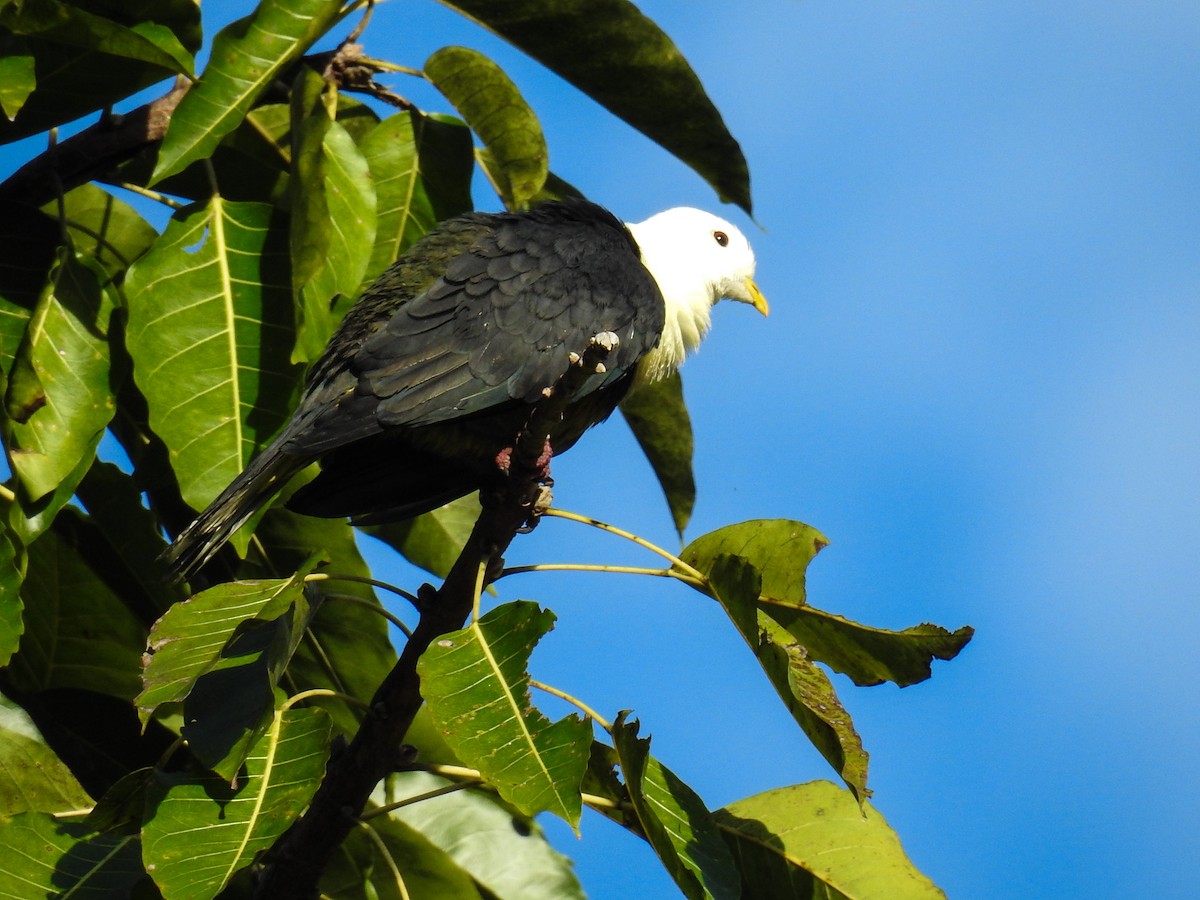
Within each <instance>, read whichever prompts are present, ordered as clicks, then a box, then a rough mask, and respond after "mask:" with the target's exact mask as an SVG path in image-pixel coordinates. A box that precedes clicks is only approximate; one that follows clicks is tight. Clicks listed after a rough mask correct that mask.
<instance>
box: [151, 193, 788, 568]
mask: <svg viewBox="0 0 1200 900" xmlns="http://www.w3.org/2000/svg"><path fill="white" fill-rule="evenodd" d="M754 275H755V257H754V252H753V250H752V249H751V247H750V244H749V242H748V241H747V239H746V237H745V236H744V235H743V234H742V232H741V231H739V230H738V228H737V227H735V226H734V225H732V224H730V223H729V222H726V221H724V220H723V219H721V218H719V217H717V216H715V215H713V214H711V213H708V212H705V211H702V210H699V209H693V208H689V207H677V208H674V209H669V210H666V211H665V212H661V213H658V214H657V215H654V216H651V217H650V218H648V219H646V220H645V221H643V222H640V223H635V224H628V225H626V224H625V223H623V222H621V221H620V220H619V219H618V218H617V217H616V216H615V215H613V214H612V213H611V212H609V211H608V210H607V209H605V208H603V207H601V206H599V205H597V204H595V203H592V202H589V201H586V200H569V201H556V202H549V203H544V204H542V205H540V206H537V207H534V208H533V209H531V210H528V211H521V212H499V213H482V212H469V213H464V214H462V215H459V216H455V217H453V218H450V219H447V220H446V221H444V222H442V223H440V224H439V225H437V226H435V227H434V228H433V229H431V230H430V231H429V232H428V233H426V234H425V235H424V236H423V237H422V238H420V239H419V240H418V241H416V242H415V243H414V244H413V245H412V246H411V247H410V248H409V249H408V250H407V251H406V252H404V253H403V254H402V255H401V256H400V257H399V258H398V259H397V260H396V262H395V263H393V264H392V265H391V266H390V267H389V268H388V269H386V270H385V271H384V272H383V274H382V275H380V276H379V278H378V279H377V280H376V281H375V282H374V283H373V284H372V285H371V286H369V287H368V288H367V289H366V290H365V291H364V292H363V294H362V296H361V297H360V298H359V299H358V301H357V302H356V303H355V304H354V305H353V306H352V307H351V308H350V310H349V312H347V314H346V316H345V318H344V319H343V320H342V322H341V324H340V325H339V327H338V328H337V329H336V330H335V332H334V334H333V336H332V337H331V338H330V340H329V343H328V345H327V347H326V349H325V351H324V353H323V354H322V355H321V356H320V357H319V358H318V360H317V361H316V362H315V363H314V364H313V365H312V367H311V369H310V371H309V373H308V376H307V379H306V382H305V387H304V389H303V392H302V395H301V399H300V401H299V404H298V406H297V407H296V409H295V411H294V413H293V414H292V416H291V418H290V419H289V420H288V421H287V422H286V423H285V424H284V426H283V427H282V429H281V430H280V432H279V433H278V435H277V436H276V437H275V438H274V439H273V440H272V441H271V442H270V443H269V444H268V445H267V446H266V447H265V448H264V449H263V450H262V451H261V452H260V453H259V454H258V455H257V456H256V457H255V458H254V459H252V460H251V462H250V464H249V465H248V466H247V467H246V469H245V470H244V471H243V472H242V474H241V475H239V476H238V477H237V478H236V479H235V480H234V481H233V482H232V483H231V484H230V485H229V486H228V487H227V488H226V489H225V490H224V491H222V492H221V494H220V495H218V496H217V498H216V499H215V500H213V501H212V503H211V504H210V505H209V506H208V508H207V509H205V510H204V511H203V512H201V513H200V515H199V516H197V517H196V519H195V520H194V521H193V522H192V523H191V524H190V525H188V526H187V527H186V528H185V529H184V530H183V531H182V532H180V533H179V535H178V536H177V537H176V538H175V540H174V541H173V542H172V544H171V545H170V547H169V548H168V549H167V551H166V552H165V554H164V558H165V561H166V563H167V565H168V566H169V568H170V569H171V570H172V572H173V573H174V575H175V577H177V578H188V577H191V576H192V575H193V574H194V573H195V572H196V571H198V570H199V569H200V568H201V567H202V566H203V565H204V564H205V563H207V562H208V560H210V559H211V558H212V556H213V555H214V554H215V553H216V552H217V551H218V550H219V549H220V547H221V546H222V545H223V544H224V543H225V541H226V540H228V538H229V537H230V536H231V535H232V534H233V533H234V532H235V531H237V529H238V528H240V527H241V526H242V525H243V524H245V522H246V521H247V520H248V519H249V518H250V517H251V516H252V515H253V514H254V513H255V512H256V511H257V510H258V509H259V508H260V507H262V506H264V505H265V504H267V503H268V502H269V501H270V500H271V499H272V498H273V497H274V496H275V494H277V493H278V492H279V491H280V490H281V489H282V488H283V487H284V485H285V484H286V483H287V482H288V481H289V480H290V479H291V478H293V477H294V476H295V475H297V474H299V473H300V472H301V471H302V470H304V469H306V468H308V467H309V466H310V465H312V464H313V463H314V462H317V463H319V465H320V470H319V472H318V474H317V475H316V476H315V477H314V478H313V479H312V480H311V481H309V482H308V483H306V484H304V485H303V486H301V487H300V488H299V489H298V490H296V491H294V492H293V493H292V494H291V496H290V497H289V498H288V500H287V501H286V504H285V505H286V506H287V508H289V509H291V510H293V511H295V512H299V513H303V514H306V515H311V516H320V517H327V518H340V517H350V519H351V521H353V522H355V523H356V524H370V523H380V522H387V521H395V520H401V519H406V518H410V517H412V516H415V515H418V514H420V513H424V512H428V511H430V510H433V509H436V508H438V507H439V506H442V505H443V504H445V503H448V502H450V501H451V500H454V499H456V498H458V497H462V496H465V495H467V494H469V493H470V492H472V491H474V490H477V489H480V488H482V487H484V486H485V485H487V484H488V483H490V482H492V481H493V480H494V479H495V478H497V477H498V473H499V470H500V467H501V466H500V460H501V459H502V458H503V455H504V453H505V452H506V451H511V448H512V446H513V442H514V441H515V439H516V437H517V435H518V434H519V433H520V431H521V428H522V426H523V425H524V423H525V422H527V421H528V418H529V415H530V411H531V408H532V405H533V404H537V403H539V402H541V401H543V400H545V399H546V398H548V397H551V396H553V394H554V391H555V389H556V386H563V387H564V389H565V387H566V385H567V381H565V380H564V376H565V375H566V374H567V373H568V372H569V371H570V370H571V367H572V366H573V365H578V364H579V361H580V359H581V357H583V355H584V354H585V353H586V352H587V351H588V349H589V347H590V346H591V345H592V344H594V343H595V342H596V341H597V340H602V341H609V342H610V343H608V344H606V345H605V346H606V347H609V348H610V349H609V352H608V353H607V355H606V356H605V357H604V358H603V360H602V362H601V363H600V364H599V365H596V367H595V371H594V372H592V373H589V374H588V375H587V376H586V377H585V378H582V379H580V378H576V379H573V380H572V381H571V382H570V384H571V386H572V388H571V389H572V393H571V395H570V396H568V397H565V398H563V397H559V398H556V399H557V400H558V402H560V403H564V404H565V405H564V407H563V413H562V416H561V423H560V424H559V425H558V426H557V427H556V428H555V429H554V430H553V431H552V433H551V434H550V435H549V440H548V444H549V448H548V449H549V451H550V452H551V453H553V454H554V455H558V454H561V453H562V452H564V451H566V450H568V449H570V447H571V446H572V445H573V444H574V443H575V442H576V441H577V440H578V439H579V438H580V436H581V435H582V434H583V433H584V432H585V431H586V430H587V429H588V428H590V427H591V426H593V425H595V424H597V423H599V422H602V421H604V420H605V419H606V418H607V417H608V416H609V415H610V414H611V413H612V412H613V410H614V409H615V408H616V407H617V405H618V404H619V403H620V401H621V400H622V399H623V398H624V397H625V395H626V394H627V393H628V392H629V391H630V390H631V389H633V390H636V389H638V388H639V387H641V386H643V385H646V384H651V383H653V382H655V381H658V380H660V379H662V378H665V377H667V376H668V375H670V374H671V373H673V372H675V371H676V370H677V369H678V368H679V367H680V365H682V363H683V361H684V359H685V357H686V356H687V355H688V354H689V353H691V352H692V351H694V350H695V349H696V348H697V347H698V346H699V345H700V342H701V340H702V339H703V338H704V336H705V334H706V333H707V332H708V330H709V328H710V325H711V321H712V307H713V305H714V304H715V303H717V302H718V301H719V300H722V299H731V300H736V301H740V302H742V303H747V304H750V305H751V306H753V307H754V308H755V309H757V310H758V311H759V312H761V313H762V314H763V315H766V314H767V313H768V304H767V301H766V299H765V297H764V296H763V294H762V292H761V291H760V290H759V288H758V286H757V285H756V283H755V281H754Z"/></svg>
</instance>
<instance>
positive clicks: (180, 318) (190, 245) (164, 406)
mask: <svg viewBox="0 0 1200 900" xmlns="http://www.w3.org/2000/svg"><path fill="white" fill-rule="evenodd" d="M125 294H126V302H127V305H128V309H129V325H128V333H127V336H126V343H127V346H128V348H129V354H130V356H131V357H132V358H133V375H134V380H135V381H136V382H137V385H138V388H139V389H140V390H141V392H142V393H143V394H144V395H145V397H146V402H147V404H148V405H149V408H150V427H151V428H152V429H153V430H154V432H155V434H157V435H158V436H159V437H160V438H162V440H163V442H164V443H165V444H166V445H167V448H168V449H169V451H170V454H171V465H172V467H173V468H174V470H175V474H176V477H177V478H178V480H179V487H180V492H181V494H182V495H183V499H184V500H185V501H187V503H188V504H190V505H191V506H192V507H194V508H195V509H203V508H204V507H205V506H207V505H208V503H209V502H210V501H211V500H212V499H213V498H214V497H215V496H216V495H217V494H218V493H220V491H221V490H222V489H223V488H224V487H225V486H226V485H227V484H229V483H230V482H231V481H233V479H234V478H236V477H237V476H238V475H239V474H240V473H241V471H242V469H243V468H244V467H245V465H246V463H247V462H249V460H250V458H251V457H252V456H253V455H254V454H255V453H256V452H257V451H258V450H259V449H261V448H262V446H263V445H264V444H265V443H266V441H267V439H268V438H270V437H271V436H272V434H273V433H274V432H275V431H276V430H277V429H278V428H279V427H280V425H282V424H283V422H284V420H285V419H286V418H287V416H288V414H289V412H290V410H291V407H292V404H293V400H294V397H295V393H296V390H297V389H298V387H299V381H300V375H301V372H300V368H299V367H298V366H295V365H293V364H292V363H291V361H290V357H291V353H292V345H293V343H294V340H295V322H294V314H293V310H292V300H291V292H290V284H289V279H288V268H287V234H286V227H285V225H284V223H283V222H282V221H281V219H280V217H279V216H278V214H277V213H276V212H275V211H274V210H272V208H271V207H269V206H266V205H263V204H258V203H231V202H227V201H225V200H223V199H222V198H220V197H213V198H212V199H211V200H210V202H209V203H207V204H204V205H193V206H189V207H187V208H185V209H183V210H180V212H178V213H177V214H176V215H175V216H174V217H172V220H171V222H170V224H168V226H167V229H166V231H165V232H164V233H163V234H162V236H161V237H160V238H159V239H158V241H156V242H155V245H154V247H152V248H151V249H150V251H149V252H148V253H146V255H145V256H143V257H142V258H141V259H140V260H138V262H137V263H135V264H134V265H133V267H132V268H131V269H130V271H129V276H128V277H127V279H126V281H125ZM243 546H244V545H243Z"/></svg>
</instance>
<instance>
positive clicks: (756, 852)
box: [716, 781, 946, 900]
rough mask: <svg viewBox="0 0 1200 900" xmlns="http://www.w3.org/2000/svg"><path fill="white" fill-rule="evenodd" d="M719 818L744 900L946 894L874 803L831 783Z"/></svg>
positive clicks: (916, 898) (932, 898)
mask: <svg viewBox="0 0 1200 900" xmlns="http://www.w3.org/2000/svg"><path fill="white" fill-rule="evenodd" d="M716 818H717V821H718V823H719V824H720V827H721V830H722V832H723V833H724V835H725V840H726V841H727V842H728V844H729V847H730V849H731V850H732V851H733V853H734V856H735V858H736V859H737V862H738V869H739V870H740V872H741V873H742V885H743V887H742V896H743V897H770V898H772V900H808V898H812V897H824V898H838V897H855V898H856V897H887V898H889V900H936V898H944V897H945V896H946V895H945V894H944V893H943V892H942V891H941V890H939V889H938V888H937V886H936V885H934V884H933V882H931V881H930V880H929V879H928V878H926V877H925V876H924V875H922V874H921V873H920V872H919V871H918V870H917V868H916V867H915V866H914V865H913V864H912V862H911V861H910V860H909V858H908V856H907V855H905V853H904V849H903V848H902V847H901V846H900V839H899V838H898V837H897V836H896V833H895V832H894V831H892V829H891V828H890V827H889V826H888V824H887V822H886V821H884V818H883V816H881V815H880V814H879V813H878V812H876V810H875V808H874V807H873V806H871V804H870V803H868V802H865V801H864V802H862V803H860V802H859V801H857V800H856V799H855V798H854V796H853V795H852V794H850V793H849V792H847V791H844V790H842V789H841V788H838V787H836V786H835V785H832V784H830V783H829V782H828V781H813V782H809V783H808V784H797V785H792V786H790V787H784V788H776V789H775V790H772V791H767V792H765V793H762V794H756V795H755V796H753V797H747V798H746V799H745V800H739V801H737V802H736V803H731V804H729V805H728V806H726V807H725V808H724V809H721V810H717V812H716Z"/></svg>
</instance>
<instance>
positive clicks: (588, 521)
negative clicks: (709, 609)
mask: <svg viewBox="0 0 1200 900" xmlns="http://www.w3.org/2000/svg"><path fill="white" fill-rule="evenodd" d="M542 515H545V516H555V517H556V518H559V519H566V520H567V521H569V522H579V523H580V524H582V525H590V526H592V527H593V528H599V529H600V530H601V531H607V532H608V533H609V534H615V535H616V536H617V537H621V538H625V540H627V541H632V542H633V543H635V544H637V545H638V546H639V547H644V548H645V549H647V550H649V551H650V552H651V553H657V554H658V555H659V556H661V557H662V558H663V559H665V560H667V561H668V562H670V563H671V566H672V567H673V568H678V569H680V570H681V571H682V572H684V573H685V574H686V575H689V576H691V577H692V578H693V579H694V580H695V581H696V582H698V583H699V584H708V579H707V578H705V577H704V574H703V573H702V572H700V571H699V570H698V569H695V568H693V567H692V566H689V565H688V564H687V563H685V562H684V561H683V560H682V559H680V558H679V557H678V556H676V555H675V554H674V553H671V552H670V551H669V550H664V549H663V548H662V547H659V546H658V545H657V544H652V543H650V541H648V540H646V539H645V538H642V537H638V536H637V535H636V534H634V533H633V532H631V531H626V530H625V529H623V528H618V527H617V526H615V525H609V524H608V523H607V522H601V521H600V520H599V519H593V518H592V517H591V516H581V515H579V513H573V512H568V511H567V510H565V509H556V508H555V507H550V508H549V509H547V510H546V511H545V512H543V513H542Z"/></svg>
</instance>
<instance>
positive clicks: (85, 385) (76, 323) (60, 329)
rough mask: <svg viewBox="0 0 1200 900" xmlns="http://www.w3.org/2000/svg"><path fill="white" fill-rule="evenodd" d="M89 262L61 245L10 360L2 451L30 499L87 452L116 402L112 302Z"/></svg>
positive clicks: (86, 456)
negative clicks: (5, 443)
mask: <svg viewBox="0 0 1200 900" xmlns="http://www.w3.org/2000/svg"><path fill="white" fill-rule="evenodd" d="M93 266H95V263H93V262H91V260H90V259H89V258H87V257H83V256H78V255H75V254H71V253H70V252H68V251H65V250H64V251H63V253H62V255H61V257H60V260H59V265H58V267H57V268H56V269H55V270H54V271H53V272H52V274H51V282H50V285H49V288H48V290H47V291H46V292H45V294H43V296H42V299H41V301H40V302H39V303H38V306H37V309H35V310H34V314H33V318H32V319H31V320H30V322H29V327H28V328H27V329H26V331H25V340H24V341H23V342H22V344H21V348H20V349H19V350H18V351H17V358H16V361H15V363H14V364H13V372H12V375H11V377H10V379H9V390H8V394H7V397H6V401H7V407H8V414H9V416H10V417H11V418H12V419H14V421H13V423H12V425H11V433H10V440H11V441H12V443H11V444H10V447H9V458H10V459H11V460H12V465H13V468H14V470H15V471H16V474H17V477H18V478H19V479H20V481H21V485H22V487H23V488H24V489H25V492H26V494H27V496H28V498H29V499H30V500H39V499H41V498H42V497H43V496H45V495H46V494H48V493H50V492H51V491H53V490H54V489H55V488H56V487H58V486H59V485H60V484H62V482H63V481H64V480H65V479H66V478H67V476H68V475H70V474H71V473H72V472H73V471H74V470H75V469H77V468H78V467H79V466H80V464H81V463H82V462H84V461H85V460H90V459H91V457H92V456H93V455H94V454H95V452H96V446H97V445H98V444H99V442H100V436H101V434H102V433H103V431H104V429H105V427H106V426H107V425H108V423H109V421H110V420H111V419H112V417H113V412H114V411H115V409H116V403H115V401H114V399H113V393H112V387H111V385H110V383H109V358H108V329H109V319H110V317H111V316H112V310H113V303H112V298H111V297H110V295H109V293H108V291H106V290H105V289H104V288H103V287H102V280H106V278H105V276H104V275H103V273H99V274H98V273H97V272H96V271H95V270H94V269H93ZM85 471H86V469H85Z"/></svg>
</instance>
